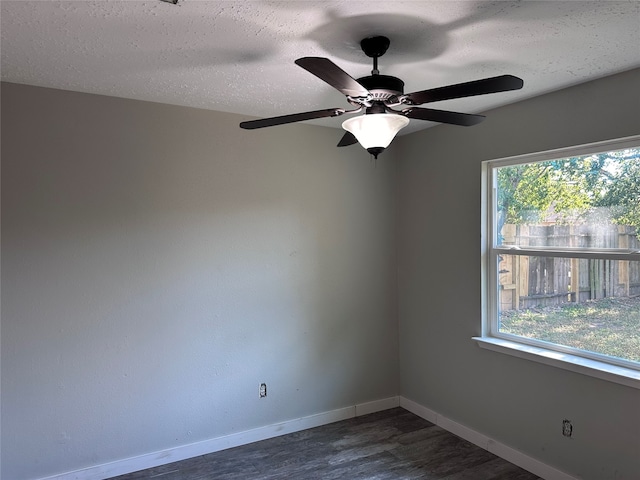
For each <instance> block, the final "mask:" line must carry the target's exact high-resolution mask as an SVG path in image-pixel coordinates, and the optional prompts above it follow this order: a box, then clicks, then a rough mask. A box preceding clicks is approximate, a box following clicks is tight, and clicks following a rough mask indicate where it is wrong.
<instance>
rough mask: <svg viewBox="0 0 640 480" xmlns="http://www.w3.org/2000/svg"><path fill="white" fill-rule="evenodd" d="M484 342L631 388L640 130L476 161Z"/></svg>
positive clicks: (638, 315) (637, 304) (636, 327)
mask: <svg viewBox="0 0 640 480" xmlns="http://www.w3.org/2000/svg"><path fill="white" fill-rule="evenodd" d="M483 182H484V187H483V191H484V196H485V201H484V203H483V217H484V218H483V224H484V225H483V242H484V245H483V277H484V278H483V293H484V300H485V305H484V307H485V308H484V310H485V312H484V319H483V334H482V337H480V338H476V340H478V341H479V343H480V345H481V346H483V347H485V348H490V349H493V350H499V351H502V352H504V353H511V354H514V355H517V356H521V357H525V358H530V359H533V360H538V361H542V362H544V363H548V364H553V365H556V366H560V367H562V368H568V369H570V370H574V371H579V372H581V373H586V374H591V375H595V376H598V377H600V378H606V379H610V380H614V381H619V382H620V383H624V384H628V385H631V386H634V387H637V388H640V136H638V137H633V138H627V139H624V140H620V141H615V142H604V143H600V144H592V145H587V146H583V147H575V148H570V149H563V150H557V151H554V152H545V153H539V154H533V155H526V156H520V157H512V158H506V159H500V160H492V161H488V162H485V163H484V164H483Z"/></svg>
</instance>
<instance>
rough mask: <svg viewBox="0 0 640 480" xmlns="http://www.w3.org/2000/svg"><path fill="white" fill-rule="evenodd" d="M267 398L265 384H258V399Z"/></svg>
mask: <svg viewBox="0 0 640 480" xmlns="http://www.w3.org/2000/svg"><path fill="white" fill-rule="evenodd" d="M266 396H267V384H266V383H261V384H260V398H264V397H266Z"/></svg>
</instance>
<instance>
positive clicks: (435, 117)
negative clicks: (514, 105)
mask: <svg viewBox="0 0 640 480" xmlns="http://www.w3.org/2000/svg"><path fill="white" fill-rule="evenodd" d="M389 45H390V40H389V39H388V38H387V37H383V36H373V37H367V38H365V39H364V40H362V41H361V42H360V46H361V48H362V51H363V52H364V53H365V55H367V56H368V57H371V58H373V70H372V71H371V75H370V76H368V77H362V78H359V79H357V80H356V79H354V78H353V77H351V76H350V75H349V74H348V73H346V72H345V71H344V70H342V69H341V68H340V67H338V66H337V65H336V64H335V63H333V62H332V61H331V60H329V59H328V58H323V57H303V58H299V59H297V60H296V61H295V63H296V64H297V65H299V66H301V67H302V68H304V69H305V70H307V71H308V72H310V73H312V74H313V75H315V76H316V77H318V78H319V79H320V80H323V81H325V82H326V83H328V84H329V85H331V86H332V87H333V88H335V89H336V90H338V91H339V92H341V93H342V94H343V95H345V96H346V97H347V101H348V102H349V103H350V104H351V105H353V106H354V107H356V108H354V109H352V110H345V109H344V108H328V109H325V110H315V111H313V112H304V113H294V114H292V115H282V116H279V117H271V118H262V119H259V120H250V121H246V122H242V123H240V127H241V128H245V129H249V130H252V129H256V128H263V127H272V126H275V125H284V124H287V123H294V122H302V121H304V120H313V119H316V118H325V117H339V116H340V115H344V114H347V113H348V114H354V113H360V112H362V111H363V110H364V112H365V114H364V115H361V116H358V117H353V118H350V119H348V120H345V121H344V122H343V123H342V127H343V128H344V129H345V130H347V132H346V133H345V134H344V136H343V137H342V139H341V140H340V142H338V147H346V146H348V145H353V144H355V143H358V142H360V144H361V145H362V146H363V147H364V148H366V149H367V151H368V152H369V153H371V154H372V155H373V156H374V157H375V158H378V155H379V154H380V153H381V152H382V151H383V150H384V149H385V148H386V147H387V146H388V145H389V144H390V143H391V141H392V140H393V138H394V137H395V135H396V134H397V133H398V132H399V131H400V129H402V128H404V127H405V126H407V124H408V123H409V119H416V120H428V121H431V122H439V123H448V124H452V125H461V126H465V127H468V126H471V125H476V124H478V123H480V122H481V121H482V120H484V118H485V117H484V116H483V115H472V114H468V113H457V112H449V111H446V110H434V109H431V108H422V107H418V106H416V105H422V104H425V103H431V102H439V101H441V100H451V99H454V98H462V97H471V96H474V95H484V94H487V93H497V92H505V91H509V90H518V89H520V88H522V85H523V81H522V79H520V78H518V77H515V76H513V75H500V76H498V77H491V78H484V79H482V80H475V81H472V82H465V83H458V84H456V85H448V86H446V87H439V88H432V89H429V90H422V91H419V92H413V93H404V82H403V81H402V80H400V79H399V78H397V77H392V76H389V75H380V72H379V71H378V58H380V57H381V56H382V55H384V54H385V52H386V51H387V49H388V48H389ZM394 107H395V108H401V110H397V109H394ZM403 107H404V108H403Z"/></svg>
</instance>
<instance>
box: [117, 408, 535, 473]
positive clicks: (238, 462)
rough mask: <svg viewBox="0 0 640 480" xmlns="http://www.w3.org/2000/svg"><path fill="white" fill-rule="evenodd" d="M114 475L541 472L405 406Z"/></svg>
mask: <svg viewBox="0 0 640 480" xmlns="http://www.w3.org/2000/svg"><path fill="white" fill-rule="evenodd" d="M114 478H117V480H142V479H155V480H244V479H251V480H280V479H294V480H295V479H302V480H365V479H366V480H415V479H424V480H436V479H437V480H540V479H539V478H538V477H537V476H536V475H533V474H531V473H529V472H527V471H525V470H523V469H521V468H519V467H516V466H515V465H512V464H510V463H509V462H506V461H505V460H502V459H501V458H498V457H496V456H495V455H493V454H491V453H489V452H487V451H485V450H483V449H481V448H479V447H476V446H475V445H473V444H471V443H469V442H467V441H466V440H463V439H461V438H459V437H457V436H455V435H453V434H451V433H449V432H447V431H446V430H443V429H442V428H440V427H438V426H436V425H434V424H432V423H430V422H427V421H426V420H424V419H422V418H420V417H418V416H416V415H414V414H412V413H410V412H408V411H406V410H404V409H402V408H394V409H391V410H385V411H383V412H378V413H373V414H371V415H364V416H362V417H356V418H353V419H350V420H344V421H342V422H336V423H332V424H329V425H324V426H321V427H317V428H312V429H309V430H304V431H301V432H296V433H292V434H289V435H283V436H281V437H276V438H271V439H268V440H263V441H261V442H255V443H252V444H249V445H243V446H241V447H236V448H231V449H228V450H223V451H220V452H216V453H211V454H208V455H203V456H200V457H195V458H192V459H189V460H183V461H181V462H176V463H171V464H168V465H163V466H161V467H156V468H151V469H148V470H142V471H140V472H135V473H130V474H127V475H121V476H119V477H114Z"/></svg>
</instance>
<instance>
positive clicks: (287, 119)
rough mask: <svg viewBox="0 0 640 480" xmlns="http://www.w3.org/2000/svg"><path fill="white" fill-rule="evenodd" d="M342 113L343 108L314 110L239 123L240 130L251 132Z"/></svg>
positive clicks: (336, 115) (343, 111)
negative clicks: (256, 129)
mask: <svg viewBox="0 0 640 480" xmlns="http://www.w3.org/2000/svg"><path fill="white" fill-rule="evenodd" d="M343 113H345V110H344V109H343V108H327V109H326V110H315V111H313V112H304V113H294V114H291V115H282V116H280V117H270V118H261V119H259V120H249V121H247V122H242V123H240V128H245V129H247V130H253V129H255V128H264V127H273V126H275V125H284V124H287V123H294V122H303V121H305V120H313V119H314V118H325V117H338V116H340V115H342V114H343Z"/></svg>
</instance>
